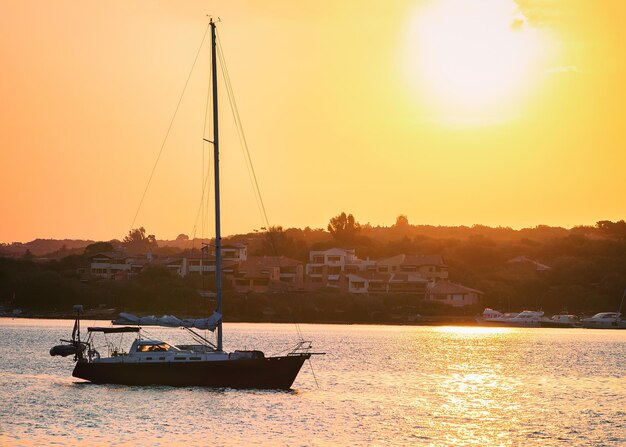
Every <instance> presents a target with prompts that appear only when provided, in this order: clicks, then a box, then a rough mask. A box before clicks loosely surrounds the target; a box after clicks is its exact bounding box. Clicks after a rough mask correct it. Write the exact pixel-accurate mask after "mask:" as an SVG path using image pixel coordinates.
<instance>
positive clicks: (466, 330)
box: [435, 326, 511, 335]
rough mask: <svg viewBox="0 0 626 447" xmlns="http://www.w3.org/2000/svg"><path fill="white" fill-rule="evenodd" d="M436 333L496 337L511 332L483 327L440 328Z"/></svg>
mask: <svg viewBox="0 0 626 447" xmlns="http://www.w3.org/2000/svg"><path fill="white" fill-rule="evenodd" d="M435 331H436V332H444V333H446V334H459V335H498V334H507V333H509V332H511V328H507V327H484V326H440V327H438V328H437V329H435Z"/></svg>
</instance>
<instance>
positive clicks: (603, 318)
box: [581, 312, 626, 329]
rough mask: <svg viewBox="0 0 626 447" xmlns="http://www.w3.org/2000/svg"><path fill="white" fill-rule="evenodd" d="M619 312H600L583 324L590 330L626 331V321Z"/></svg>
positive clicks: (584, 320)
mask: <svg viewBox="0 0 626 447" xmlns="http://www.w3.org/2000/svg"><path fill="white" fill-rule="evenodd" d="M621 316H622V314H621V313H619V312H600V313H597V314H595V315H594V316H593V317H591V318H584V319H583V320H582V321H581V323H582V326H583V327H584V328H588V329H626V320H623V319H622V318H621Z"/></svg>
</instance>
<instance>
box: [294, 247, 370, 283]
mask: <svg viewBox="0 0 626 447" xmlns="http://www.w3.org/2000/svg"><path fill="white" fill-rule="evenodd" d="M375 265H376V263H375V262H374V261H370V260H361V259H359V258H357V257H356V254H355V252H354V249H349V248H331V249H328V250H321V251H310V252H309V262H308V263H307V264H306V281H307V283H308V285H309V288H315V287H316V286H317V287H346V283H345V278H346V276H345V275H346V274H348V273H356V272H360V271H364V270H366V269H367V268H368V266H369V267H371V268H374V266H375ZM310 286H313V287H310Z"/></svg>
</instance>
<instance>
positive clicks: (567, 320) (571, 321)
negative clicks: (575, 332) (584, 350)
mask: <svg viewBox="0 0 626 447" xmlns="http://www.w3.org/2000/svg"><path fill="white" fill-rule="evenodd" d="M539 325H540V326H541V327H551V328H574V327H582V324H581V322H580V318H578V317H577V316H576V315H566V314H559V315H553V316H552V318H550V319H549V320H541V321H539Z"/></svg>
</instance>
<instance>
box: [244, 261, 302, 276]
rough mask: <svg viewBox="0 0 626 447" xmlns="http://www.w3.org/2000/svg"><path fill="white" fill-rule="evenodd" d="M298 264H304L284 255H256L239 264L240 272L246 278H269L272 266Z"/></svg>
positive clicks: (293, 265)
mask: <svg viewBox="0 0 626 447" xmlns="http://www.w3.org/2000/svg"><path fill="white" fill-rule="evenodd" d="M298 265H302V262H300V261H296V260H295V259H290V258H286V257H284V256H254V257H250V258H248V259H247V260H245V261H243V262H242V263H240V264H239V272H240V273H242V274H243V275H244V277H245V278H268V277H269V276H270V269H272V268H280V267H295V266H298Z"/></svg>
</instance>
